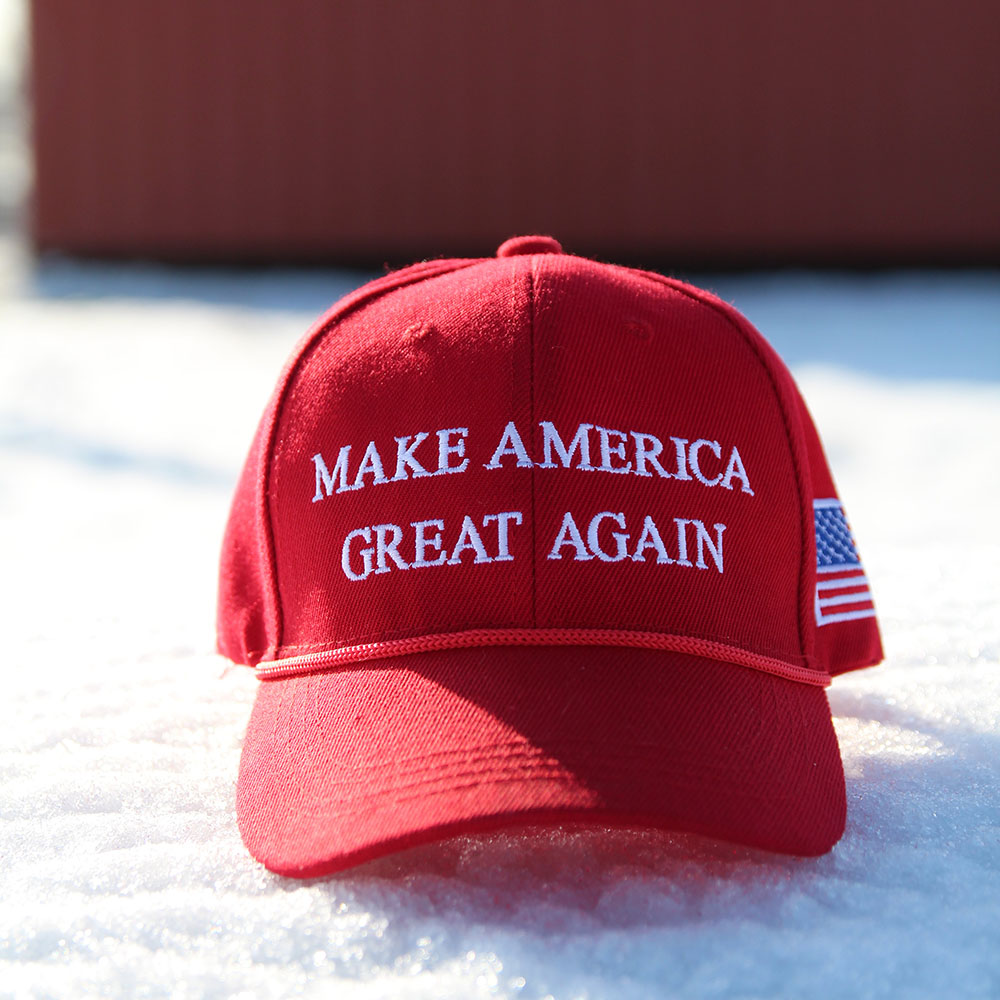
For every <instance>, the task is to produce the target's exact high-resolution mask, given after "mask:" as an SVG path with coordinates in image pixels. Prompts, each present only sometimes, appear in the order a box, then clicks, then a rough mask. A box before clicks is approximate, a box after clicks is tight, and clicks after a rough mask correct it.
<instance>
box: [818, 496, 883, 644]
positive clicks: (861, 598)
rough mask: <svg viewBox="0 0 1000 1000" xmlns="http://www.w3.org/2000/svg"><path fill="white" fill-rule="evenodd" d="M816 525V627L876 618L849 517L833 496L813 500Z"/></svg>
mask: <svg viewBox="0 0 1000 1000" xmlns="http://www.w3.org/2000/svg"><path fill="white" fill-rule="evenodd" d="M813 516H814V519H815V522H816V601H815V606H816V624H817V625H832V624H833V623H834V622H850V621H855V620H856V619H858V618H874V617H875V605H874V604H873V603H872V595H871V591H870V590H869V589H868V577H866V576H865V570H864V567H863V566H862V565H861V557H860V556H859V555H858V550H857V547H856V546H855V544H854V538H853V536H852V535H851V529H850V528H849V527H848V524H847V517H846V515H845V514H844V508H843V507H842V506H841V503H840V501H839V500H838V499H837V498H836V497H833V498H831V499H825V500H814V501H813Z"/></svg>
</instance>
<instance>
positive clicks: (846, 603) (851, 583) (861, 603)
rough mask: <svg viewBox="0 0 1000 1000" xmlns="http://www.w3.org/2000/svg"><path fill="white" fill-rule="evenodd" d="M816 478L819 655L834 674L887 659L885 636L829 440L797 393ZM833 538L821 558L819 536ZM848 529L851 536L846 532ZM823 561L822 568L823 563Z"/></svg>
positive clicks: (814, 561) (813, 562)
mask: <svg viewBox="0 0 1000 1000" xmlns="http://www.w3.org/2000/svg"><path fill="white" fill-rule="evenodd" d="M797 401H798V407H799V411H800V413H801V415H802V427H803V429H804V432H805V438H806V447H807V449H808V452H809V470H810V474H811V478H812V496H811V500H812V502H813V505H814V508H815V510H814V515H813V516H814V519H815V527H816V530H815V531H814V532H813V537H812V539H811V542H812V544H811V548H810V555H809V559H810V565H811V566H812V568H813V575H812V584H811V586H812V588H813V600H814V609H813V614H814V615H815V619H816V621H817V622H818V625H817V628H816V653H817V659H818V660H819V662H820V663H821V664H822V665H823V667H824V669H825V670H826V671H827V672H828V673H829V674H831V675H833V676H836V675H838V674H843V673H847V672H848V671H850V670H860V669H863V668H864V667H872V666H875V665H876V664H877V663H881V662H882V659H883V652H882V639H881V635H880V634H879V627H878V621H877V619H876V617H875V605H874V599H873V598H872V596H871V585H870V583H869V580H868V578H867V576H866V575H865V573H864V568H863V566H862V563H861V557H860V556H859V555H858V553H857V545H856V543H855V541H854V538H853V535H852V534H851V529H850V525H849V524H848V521H847V516H846V513H845V512H844V508H843V505H842V504H841V503H839V494H838V493H837V487H836V484H835V483H834V481H833V474H832V473H831V471H830V466H829V463H828V462H827V460H826V453H825V452H824V450H823V443H822V441H821V440H820V436H819V432H818V431H817V430H816V425H815V422H814V421H813V419H812V416H811V415H810V413H809V408H808V407H807V406H806V403H805V400H804V399H803V398H802V396H801V394H797ZM828 527H829V528H830V529H832V531H835V532H836V533H837V537H834V538H833V539H831V543H830V545H829V546H825V549H826V551H824V552H823V553H822V554H821V555H822V558H821V559H818V558H817V551H816V537H817V535H821V536H823V537H828V536H829V534H830V533H831V531H829V530H828ZM844 532H846V537H845V536H844V535H843V533H844ZM821 562H822V572H821V571H820V563H821Z"/></svg>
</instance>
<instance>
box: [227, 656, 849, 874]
mask: <svg viewBox="0 0 1000 1000" xmlns="http://www.w3.org/2000/svg"><path fill="white" fill-rule="evenodd" d="M237 812H238V816H239V823H240V829H241V831H242V834H243V838H244V840H245V841H246V844H247V846H248V847H249V849H250V851H251V853H252V854H253V855H254V857H256V858H258V859H259V860H260V861H262V862H263V863H264V864H265V865H267V867H268V868H270V869H271V870H273V871H276V872H279V873H281V874H284V875H294V876H298V877H308V876H316V875H324V874H328V873H330V872H334V871H338V870H340V869H342V868H346V867H349V866H350V865H354V864H357V863H359V862H361V861H365V860H368V859H370V858H373V857H377V856H379V855H382V854H386V853H389V852H391V851H395V850H399V849H401V848H404V847H409V846H412V845H414V844H418V843H421V842H425V841H428V840H433V839H436V838H438V837H441V836H445V835H447V834H449V833H456V832H468V831H471V830H483V829H490V828H496V827H501V826H505V825H510V824H516V823H523V822H529V821H537V820H545V821H547V822H560V821H567V820H586V821H590V822H596V823H614V824H636V825H639V824H641V825H650V826H656V827H662V828H664V829H672V830H685V831H691V832H696V833H702V834H707V835H711V836H717V837H722V838H724V839H729V840H736V841H739V842H742V843H745V844H749V845H752V846H755V847H761V848H764V849H766V850H773V851H781V852H786V853H792V854H802V855H815V854H821V853H823V852H824V851H827V850H829V848H830V847H831V846H832V845H833V844H834V843H835V842H836V841H837V839H838V838H839V837H840V835H841V833H842V832H843V827H844V817H845V798H844V777H843V771H842V769H841V764H840V756H839V753H838V750H837V742H836V737H835V735H834V731H833V725H832V723H831V719H830V709H829V706H828V704H827V700H826V695H825V693H824V692H823V691H822V690H821V689H820V688H816V687H808V686H806V685H802V684H794V683H792V682H789V681H782V680H777V679H775V678H772V677H768V676H767V675H766V674H763V673H760V672H759V671H755V670H748V669H745V668H739V667H730V666H726V665H724V664H719V663H716V662H714V661H710V660H699V659H697V658H695V657H687V656H684V655H682V654H676V653H658V652H650V651H646V650H628V651H625V650H620V649H611V648H607V647H604V648H602V647H586V648H577V647H569V646H563V647H555V648H545V649H532V648H529V649H520V648H518V649H514V648H510V647H495V648H485V649H476V650H462V651H457V650H449V651H444V652H439V653H421V654H414V655H412V656H407V657H400V658H399V659H397V660H394V661H392V662H391V663H389V664H385V665H375V666H373V667H371V668H369V669H368V670H364V671H359V670H346V671H337V672H332V673H324V674H312V675H309V676H306V677H298V678H294V679H291V680H285V681H275V682H271V681H265V682H264V683H262V684H261V688H260V692H259V694H258V697H257V702H256V704H255V706H254V711H253V716H252V718H251V721H250V727H249V730H248V733H247V739H246V743H245V744H244V748H243V760H242V763H241V771H240V782H239V786H238V789H237Z"/></svg>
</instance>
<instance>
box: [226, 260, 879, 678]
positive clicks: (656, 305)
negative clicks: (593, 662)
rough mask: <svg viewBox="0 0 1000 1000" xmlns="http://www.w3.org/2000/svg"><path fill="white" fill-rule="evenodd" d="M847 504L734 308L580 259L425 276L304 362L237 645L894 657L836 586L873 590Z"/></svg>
mask: <svg viewBox="0 0 1000 1000" xmlns="http://www.w3.org/2000/svg"><path fill="white" fill-rule="evenodd" d="M815 501H821V503H820V506H819V507H817V506H816V503H815ZM823 503H825V504H826V506H823ZM821 511H825V512H826V513H819V512H821ZM838 512H840V508H839V502H838V501H837V500H836V493H835V491H834V486H833V482H832V479H831V477H830V473H829V470H828V468H827V464H826V461H825V458H824V457H823V453H822V449H821V446H820V443H819V438H818V436H817V434H816V431H815V428H814V427H813V424H812V421H811V419H810V417H809V415H808V412H807V411H806V408H805V405H804V403H803V402H802V399H801V396H800V395H799V393H798V391H797V389H796V387H795V385H794V383H793V381H792V378H791V376H790V374H789V373H788V371H787V369H786V368H785V366H784V365H783V364H782V362H781V361H780V360H779V359H778V357H777V355H776V354H775V353H774V352H773V350H772V349H771V348H770V347H769V345H768V344H767V343H766V342H765V341H764V339H763V338H762V337H761V336H760V335H759V334H758V333H757V332H756V330H754V329H753V327H752V326H751V325H750V324H749V323H748V322H747V321H746V320H745V319H744V318H743V317H742V316H740V315H739V314H738V313H737V312H736V311H735V310H733V309H732V308H730V307H729V306H727V305H725V304H724V303H722V302H721V301H719V300H718V299H716V298H715V297H713V296H711V295H709V294H707V293H705V292H702V291H700V290H697V289H694V288H692V287H690V286H688V285H685V284H683V283H680V282H677V281H673V280H670V279H666V278H663V277H661V276H659V275H656V274H652V273H646V272H641V271H635V270H630V269H626V268H620V267H613V266H609V265H605V264H599V263H596V262H594V261H590V260H586V259H583V258H578V257H573V256H569V255H563V254H551V253H532V254H522V255H514V256H509V257H500V258H497V259H486V260H457V261H455V260H453V261H436V262H431V263H426V264H421V265H416V266H414V267H412V268H408V269H406V270H404V271H400V272H397V273H395V274H393V275H390V276H389V277H387V278H384V279H382V280H380V281H377V282H374V283H372V284H371V285H368V286H366V287H365V288H363V289H360V290H359V291H358V292H357V293H355V294H354V295H352V296H350V297H349V298H347V299H345V300H343V301H342V302H341V303H339V304H338V305H337V306H335V307H334V308H333V309H332V310H331V311H330V312H329V313H328V314H327V315H326V316H325V317H323V318H322V319H321V320H320V321H319V322H318V323H317V324H316V325H315V326H314V327H313V329H312V330H311V331H310V332H309V334H307V336H306V337H305V338H304V340H303V341H302V343H301V344H300V345H299V347H298V348H297V350H296V352H295V354H294V355H293V357H292V358H291V360H290V362H289V364H288V366H287V367H286V369H285V372H284V374H283V376H282V378H281V380H280V382H279V385H278V387H277V389H276V391H275V394H274V396H273V398H272V400H271V403H270V405H269V407H268V409H267V411H266V412H265V415H264V418H263V420H262V422H261V425H260V427H259V429H258V432H257V436H256V438H255V440H254V443H253V445H252V447H251V451H250V455H249V457H248V459H247V463H246V466H245V468H244V472H243V476H242V478H241V481H240V484H239V486H238V488H237V493H236V497H235V499H234V503H233V511H232V514H231V517H230V522H229V526H228V529H227V534H226V540H225V543H224V552H223V563H222V577H221V587H220V608H219V636H220V648H221V649H222V651H223V652H225V653H226V654H227V655H229V656H230V657H231V658H233V659H235V660H237V661H239V662H243V663H250V664H256V663H258V662H260V661H262V660H263V661H272V660H277V661H280V663H292V662H295V661H297V660H299V658H306V659H308V658H315V657H319V658H322V657H323V656H324V655H328V654H334V655H338V651H343V650H351V651H354V652H352V653H351V659H353V660H364V659H368V658H378V657H381V656H385V655H387V654H389V653H391V651H392V648H393V644H394V643H395V644H399V643H409V645H407V646H406V648H407V649H408V650H410V649H419V648H421V646H420V644H421V643H424V644H427V648H431V645H432V644H434V643H441V642H454V643H455V644H462V643H464V644H475V642H480V641H481V642H508V641H517V642H533V641H538V642H540V643H541V642H546V643H547V642H554V641H565V642H567V643H574V642H595V641H600V642H606V643H607V644H610V645H614V644H616V643H617V642H621V643H622V644H633V645H634V644H641V643H647V644H651V645H653V647H654V648H655V647H656V644H657V642H660V643H662V645H663V648H682V647H681V646H678V645H677V643H686V644H687V645H686V646H683V648H685V649H688V650H689V651H691V652H701V653H704V654H705V655H712V656H714V657H715V658H718V659H733V660H734V661H735V662H743V663H744V664H745V665H749V666H760V665H761V664H767V663H778V664H785V665H787V667H788V673H787V676H790V677H792V678H793V679H804V678H806V677H807V676H814V677H816V678H822V677H824V675H826V674H829V673H839V672H842V671H844V670H849V669H853V668H856V667H861V666H866V665H869V664H871V663H874V662H877V661H878V660H879V659H880V658H881V648H880V644H879V636H878V630H877V626H876V624H875V619H874V617H873V615H874V611H873V609H872V607H871V602H870V595H868V593H867V589H866V588H865V590H864V594H863V595H862V592H861V590H859V589H858V586H857V585H852V584H851V582H850V581H848V582H846V583H845V582H843V581H841V580H840V579H839V578H837V579H834V578H833V577H830V578H828V579H824V577H823V572H822V570H823V568H824V567H823V566H822V565H820V564H821V563H823V561H824V560H825V561H826V564H827V566H837V567H844V566H847V567H848V573H849V574H853V578H854V580H855V584H856V581H857V579H862V580H863V577H860V578H859V577H857V573H855V571H854V570H851V569H850V563H851V560H852V559H856V549H854V547H853V541H852V540H851V538H850V533H849V529H847V527H846V521H843V516H842V512H840V513H839V514H838ZM817 518H818V519H819V520H817ZM821 522H822V523H821ZM841 522H843V523H842V524H841ZM820 528H822V530H821V531H820V537H821V539H825V541H823V542H822V545H821V551H820V554H819V555H818V554H817V546H816V538H817V530H818V529H820ZM844 532H846V540H845V538H844V537H843V533H844ZM827 543H829V544H827ZM852 553H853V556H852ZM838 559H839V560H840V562H838V561H837V560H838ZM845 560H846V561H845ZM857 565H858V572H860V562H858V563H857ZM826 583H829V584H831V586H825V585H824V584H826ZM838 584H839V586H838ZM852 586H853V590H852V589H851V588H852ZM852 599H853V600H852ZM819 602H825V603H823V604H822V607H821V604H820V603H819ZM831 602H838V603H831ZM840 609H843V610H840ZM824 612H825V614H824ZM824 617H825V618H826V619H828V620H826V621H824ZM471 635H477V636H479V637H480V638H478V639H476V640H475V642H473V641H472V640H468V637H469V636H471ZM463 636H464V637H466V639H462V638H461V637H463ZM636 636H639V637H646V638H641V639H636V638H635V637H636ZM449 637H450V638H449ZM657 637H660V638H657ZM671 643H673V645H671ZM414 644H415V645H414ZM713 649H714V650H715V651H714V652H712V650H713ZM720 650H721V651H722V652H720ZM732 651H742V653H744V654H746V655H745V656H744V657H743V658H742V659H740V658H739V657H738V656H736V655H735V654H734V653H733V652H732ZM796 671H798V672H799V673H798V675H796ZM803 671H804V672H806V673H802V672H803Z"/></svg>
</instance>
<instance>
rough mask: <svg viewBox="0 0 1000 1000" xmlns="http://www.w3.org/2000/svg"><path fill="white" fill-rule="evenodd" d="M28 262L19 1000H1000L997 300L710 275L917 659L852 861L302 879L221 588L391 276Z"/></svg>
mask: <svg viewBox="0 0 1000 1000" xmlns="http://www.w3.org/2000/svg"><path fill="white" fill-rule="evenodd" d="M0 255H2V257H3V261H0V273H2V275H3V276H4V278H3V280H4V281H5V284H6V294H5V295H4V297H3V298H2V300H0V559H2V565H3V568H4V572H3V573H2V574H0V609H2V610H0V616H2V619H3V626H2V627H3V635H4V636H5V639H6V648H5V655H4V668H3V669H4V678H5V684H4V697H3V701H2V702H0V775H2V780H0V996H14V997H50V996H52V997H76V996H108V997H178V998H187V997H191V998H194V997H198V998H200V997H209V998H221V997H230V996H238V997H244V998H271V997H281V996H290V995H301V996H305V997H320V996H324V997H326V996H336V997H346V998H354V997H363V998H376V997H386V998H396V997H401V998H408V997H419V998H453V997H454V998H465V997H511V998H513V997H530V998H542V997H552V998H558V1000H563V998H623V1000H631V998H646V997H668V996H669V997H789V998H796V1000H800V998H802V997H807V996H809V997H851V998H857V997H890V996H891V997H937V996H952V997H996V996H1000V795H998V792H1000V725H998V724H1000V670H998V659H1000V615H998V611H1000V578H998V572H997V567H998V565H1000V529H998V518H997V498H998V496H1000V461H998V459H1000V445H998V441H1000V370H998V364H997V343H998V339H1000V276H998V275H997V274H996V273H980V274H956V275H945V274H938V275H919V274H902V275H883V276H868V277H863V278H859V277H851V276H845V275H839V276H838V275H827V276H822V275H770V276H767V275H765V276H759V277H756V278H754V277H741V278H738V279H732V278H730V279H725V278H721V277H717V278H714V279H713V278H711V277H709V278H705V279H704V280H705V281H706V282H707V283H708V284H711V285H714V287H716V288H717V290H719V291H720V292H721V293H722V294H724V295H726V296H727V297H729V298H733V299H735V300H736V303H737V305H738V306H740V307H742V308H744V309H745V310H746V311H747V312H748V313H749V315H750V317H751V319H753V320H755V321H756V322H758V323H759V325H760V326H762V327H763V328H764V332H765V333H767V334H769V335H770V336H771V337H772V339H773V340H774V341H775V343H777V344H778V345H779V347H780V348H781V349H782V351H783V352H784V353H785V355H786V357H789V358H790V359H791V360H792V361H793V363H794V368H795V371H796V374H797V376H798V378H799V381H800V384H801V385H802V387H803V390H804V392H805V394H806V397H807V399H808V401H809V403H810V406H811V407H812V409H813V412H814V415H815V417H816V419H817V422H818V424H819V426H820V429H821V432H822V434H823V436H824V439H825V442H826V445H827V449H828V452H829V455H830V459H831V463H832V465H833V468H834V471H835V475H836V476H837V479H838V482H839V485H840V488H841V492H842V495H843V497H844V498H845V500H846V504H847V509H848V514H849V516H850V518H851V520H852V523H853V525H854V528H855V531H856V534H857V536H858V539H859V544H860V547H861V551H862V553H863V555H864V557H865V561H866V564H867V568H868V571H869V576H870V578H871V579H872V581H873V586H874V591H875V595H876V600H877V603H878V606H879V610H880V616H881V622H882V626H883V631H884V638H885V644H886V650H887V657H888V658H887V662H886V663H885V664H884V665H883V666H881V667H879V668H877V669H875V670H870V671H866V672H863V673H860V674H857V675H854V676H848V677H844V678H841V679H839V680H837V681H836V682H835V683H834V685H833V687H832V688H831V690H830V700H831V703H832V706H833V711H834V714H835V717H836V726H837V731H838V734H839V737H840V740H841V746H842V749H843V755H844V759H845V764H846V769H847V775H848V779H847V780H848V797H849V810H850V812H849V821H848V828H847V832H846V835H845V836H844V839H843V840H842V841H841V843H840V844H839V845H838V846H837V847H836V848H835V849H834V851H833V852H832V853H830V854H829V855H827V856H825V857H822V858H819V859H815V860H801V859H795V858H785V857H779V856H775V855H769V854H764V853H759V852H754V851H751V850H746V849H742V848H738V847H733V846H729V845H725V844H721V843H717V842H712V841H708V840H704V839H699V838H695V837H685V836H674V837H671V836H668V835H665V834H657V833H650V832H643V831H617V832H610V831H603V830H573V829H557V830H554V831H545V830H540V829H535V830H530V831H519V832H514V833H504V834H501V835H493V836H476V837H466V838H458V839H455V840H451V841H448V842H445V843H443V844H439V845H434V846H429V847H424V848H419V849H416V850H413V851H409V852H405V853H402V854H399V855H396V856H394V857H391V858H387V859H383V860H381V861H378V862H373V863H370V864H367V865H365V866H362V867H360V868H357V869H355V870H353V871H351V872H348V873H345V874H343V875H340V876H337V877H333V878H329V879H323V880H316V881H312V882H305V883H300V882H296V881H293V880H287V879H282V878H280V877H278V876H275V875H271V874H269V873H268V872H266V871H265V870H264V869H262V868H261V867H260V866H259V865H257V864H256V863H255V862H254V861H253V860H252V859H251V858H250V856H249V855H248V854H247V853H246V851H245V850H244V848H243V846H242V843H241V841H240V838H239V833H238V831H237V828H236V823H235V816H234V784H235V779H236V773H237V766H238V759H239V750H240V745H241V740H242V737H243V733H244V729H245V726H246V722H247V718H248V715H249V710H250V706H251V703H252V699H253V696H254V690H255V686H256V681H255V680H254V678H253V676H252V674H251V672H249V671H247V670H244V669H236V668H231V669H227V668H226V663H225V661H223V660H222V659H221V658H219V657H217V656H216V655H215V654H214V653H213V615H214V600H215V593H214V591H215V572H216V560H217V554H218V549H219V543H220V539H221V533H222V527H223V523H224V519H225V515H226V511H227V506H228V503H229V498H230V492H231V489H232V486H233V483H234V480H235V476H236V473H237V471H238V468H239V465H240V464H241V461H242V458H243V454H244V452H245V449H246V447H247V446H248V444H249V440H250V436H251V433H252V431H253V428H254V426H255V424H256V421H257V418H258V416H259V413H260V410H261V408H262V407H263V404H264V401H265V399H266V397H267V396H268V394H269V393H270V390H271V388H272V386H273V383H274V381H275V379H276V378H277V374H278V370H279V368H280V366H281V364H282V362H283V361H284V358H285V356H286V355H287V353H288V352H289V350H290V349H291V347H292V345H293V343H294V342H295V340H296V339H297V338H298V336H299V335H300V334H301V332H302V331H303V330H304V329H305V327H306V326H307V325H308V323H309V321H310V320H311V319H312V317H313V316H314V315H315V313H317V312H318V311H319V310H320V309H321V308H322V307H323V306H324V305H326V304H327V303H328V302H329V301H332V300H333V299H335V298H336V297H338V296H339V295H340V294H342V293H343V292H344V291H346V290H347V289H348V288H349V287H351V286H352V285H354V284H356V283H357V282H358V281H360V280H361V276H358V275H352V274H345V273H323V272H313V273H301V274H296V273H280V272H278V273H262V274H250V275H247V274H242V275H241V274H238V273H225V272H190V271H170V270H159V269H156V268H144V267H136V266H132V267H118V268H113V267H106V266H98V265H81V264H73V263H71V262H59V261H55V262H49V263H47V264H45V265H43V266H42V267H41V268H37V269H35V268H32V267H30V266H28V264H27V262H26V261H25V260H24V259H23V257H22V256H21V253H20V250H19V248H18V245H17V244H16V243H15V242H12V241H10V240H8V241H6V242H0ZM4 261H5V262H4ZM907 337H909V338H912V339H911V340H910V341H906V338H907ZM893 338H896V341H895V342H896V343H899V344H905V343H910V344H912V345H916V346H912V347H911V349H910V350H908V351H907V352H905V355H904V356H902V357H900V359H899V364H900V366H901V368H902V370H903V371H904V372H905V373H906V375H907V377H906V378H900V377H890V376H889V375H888V374H886V371H885V367H884V366H885V363H886V360H887V356H888V353H891V352H888V353H887V352H886V351H885V350H884V343H885V341H887V340H888V341H892V339H893ZM838 342H840V343H841V344H842V345H845V346H843V348H842V350H841V351H840V353H839V354H837V355H836V357H837V358H838V360H839V362H840V366H839V367H832V366H831V365H830V364H829V363H828V362H829V360H830V358H829V352H830V351H831V350H833V349H834V346H835V345H836V343H838ZM832 345H834V346H832ZM897 353H899V352H898V351H897ZM816 362H820V363H816ZM936 372H943V373H945V374H946V375H948V376H949V379H950V380H944V379H942V378H938V377H932V376H934V373H936ZM918 376H922V377H918Z"/></svg>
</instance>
